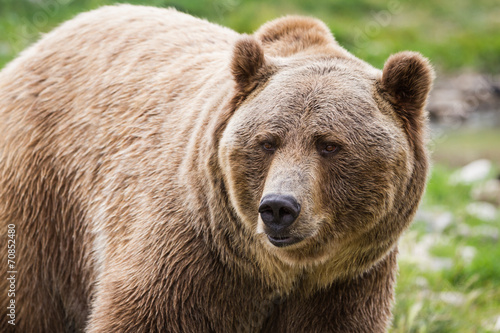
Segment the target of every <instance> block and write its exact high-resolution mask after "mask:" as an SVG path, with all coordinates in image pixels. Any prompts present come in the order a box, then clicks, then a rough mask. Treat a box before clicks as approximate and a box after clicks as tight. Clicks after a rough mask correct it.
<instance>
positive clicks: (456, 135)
mask: <svg viewBox="0 0 500 333" xmlns="http://www.w3.org/2000/svg"><path fill="white" fill-rule="evenodd" d="M430 148H431V150H432V151H433V154H432V155H433V159H434V161H436V162H438V163H445V164H447V165H453V166H460V165H464V164H465V163H468V162H471V161H473V160H476V159H479V158H487V159H490V160H492V161H494V162H496V163H497V165H500V130H499V129H498V128H468V129H464V128H457V129H454V130H451V129H448V130H445V131H442V132H440V133H439V135H437V133H436V135H434V137H433V139H432V140H431V144H430Z"/></svg>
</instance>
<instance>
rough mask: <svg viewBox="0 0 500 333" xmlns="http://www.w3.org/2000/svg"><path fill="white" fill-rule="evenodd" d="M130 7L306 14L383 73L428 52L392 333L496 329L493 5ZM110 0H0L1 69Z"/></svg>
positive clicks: (499, 25) (499, 64) (240, 21)
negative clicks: (418, 174)
mask: <svg viewBox="0 0 500 333" xmlns="http://www.w3.org/2000/svg"><path fill="white" fill-rule="evenodd" d="M126 2H127V3H134V4H143V5H152V6H158V7H175V8H177V9H179V10H181V11H184V12H187V13H190V14H192V15H195V16H199V17H203V18H207V19H208V20H210V21H213V22H217V23H220V24H222V25H225V26H229V27H231V28H233V29H235V30H236V31H239V32H245V33H251V32H253V31H255V30H256V29H257V28H258V27H259V26H260V25H261V24H262V23H264V22H266V21H268V20H271V19H273V18H276V17H279V16H282V15H285V14H305V15H310V16H315V17H318V18H320V19H322V20H323V21H325V23H327V25H328V26H329V27H330V29H331V30H332V32H333V34H334V35H335V37H336V38H337V40H338V41H339V42H340V44H341V45H343V46H344V47H346V48H347V49H348V50H349V51H351V52H352V53H354V54H355V55H356V56H358V57H360V58H361V59H364V60H366V61H368V62H369V63H371V64H373V65H374V66H376V67H378V68H381V67H382V66H383V64H384V61H385V59H387V57H388V56H389V55H390V54H392V53H395V52H398V51H402V50H415V51H419V52H421V53H423V54H424V55H425V56H426V57H428V58H429V59H430V60H431V62H432V64H433V65H434V66H435V68H436V71H437V75H438V80H437V82H436V88H435V89H434V90H433V92H432V94H431V100H430V103H429V110H430V111H431V116H432V120H433V123H432V132H431V138H430V142H429V146H430V149H431V151H432V152H433V160H434V166H433V169H432V173H431V175H430V180H429V184H428V188H427V192H426V195H425V197H424V200H423V203H422V205H421V209H420V210H419V213H418V214H417V217H416V219H415V223H414V224H413V225H412V227H411V229H410V230H409V231H408V232H407V233H406V234H405V235H404V237H403V238H402V240H401V242H400V252H401V256H400V273H399V279H398V286H397V296H396V304H395V308H394V319H393V326H392V328H391V332H398V333H399V332H401V333H402V332H500V244H499V231H500V214H499V205H500V180H499V165H500V127H499V125H500V116H499V113H500V108H499V105H500V103H499V102H498V100H499V98H498V95H500V84H499V81H500V80H499V77H500V76H499V74H500V3H499V1H498V0H476V1H471V0H469V1H467V0H456V1H451V0H442V1H430V0H421V1H411V2H410V1H404V0H401V1H400V0H362V1H353V0H336V1H332V0H315V1H299V0H289V1H284V0H274V1H269V0H267V1H265V0H250V1H243V0H208V1H200V0H184V1H180V0H177V1H169V0H143V1H138V0H130V1H126ZM113 3H116V1H108V0H104V1H98V0H80V1H78V0H0V69H1V68H2V67H3V66H4V65H5V64H6V63H7V62H8V61H9V60H11V59H13V58H14V57H15V56H16V55H17V54H18V53H19V52H20V51H22V50H23V49H24V48H26V47H27V46H29V45H30V44H32V43H33V42H34V41H36V40H37V39H38V38H40V36H41V34H42V33H44V32H48V31H50V30H51V29H53V28H54V27H55V26H57V25H58V24H60V23H61V22H63V21H65V20H67V19H70V18H71V17H73V16H74V15H76V14H77V13H80V12H83V11H87V10H90V9H94V8H97V7H99V6H102V5H105V4H113ZM0 93H1V92H0ZM443 101H444V102H443ZM450 110H451V111H450ZM450 119H451V120H450ZM457 119H458V121H457ZM478 119H479V121H478ZM478 159H481V160H480V161H479V162H476V163H473V164H472V165H471V164H469V165H468V166H467V167H465V169H464V168H463V167H464V166H465V165H467V164H468V163H470V162H473V161H475V160H478ZM471 175H472V176H471Z"/></svg>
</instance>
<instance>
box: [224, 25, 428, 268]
mask: <svg viewBox="0 0 500 333" xmlns="http://www.w3.org/2000/svg"><path fill="white" fill-rule="evenodd" d="M231 71H232V75H233V78H234V81H235V86H236V88H235V96H234V98H233V100H232V108H233V111H232V114H231V116H230V118H228V121H227V123H226V124H225V125H224V126H225V127H224V128H223V129H222V130H221V134H220V139H219V146H218V147H219V148H218V149H219V163H220V165H221V168H222V171H223V172H222V173H223V174H224V182H225V187H226V189H227V192H228V196H229V200H230V202H231V205H232V206H233V207H234V210H235V211H236V214H237V215H238V216H239V219H240V220H241V223H242V224H243V226H244V229H245V230H247V232H248V233H249V234H252V235H254V236H255V238H256V239H257V240H258V243H259V244H258V246H260V247H262V248H263V249H264V250H265V251H268V252H269V253H271V254H272V255H274V256H276V257H277V258H279V260H281V261H283V262H285V263H287V264H290V265H310V264H321V263H323V264H324V263H328V265H329V267H331V269H332V271H336V272H341V273H338V274H340V275H341V274H349V273H359V272H361V271H364V270H366V269H368V268H369V267H371V266H372V265H373V264H374V263H376V262H377V261H378V260H380V259H381V258H382V257H384V255H386V254H387V253H388V252H389V251H390V250H391V249H392V248H393V247H394V245H395V244H396V242H397V239H398V237H399V236H400V234H401V232H402V231H403V230H404V229H405V228H406V227H407V226H408V225H409V223H410V222H411V219H412V217H413V215H414V213H415V211H416V208H417V205H418V203H419V201H420V198H421V195H422V193H423V190H424V185H425V180H426V175H427V163H428V162H427V153H426V149H425V146H424V141H425V127H426V115H425V111H424V108H425V102H426V98H427V95H428V93H429V90H430V87H431V84H432V78H433V72H432V69H431V67H430V65H429V64H428V62H427V60H426V59H424V58H423V57H422V56H421V55H420V54H418V53H413V52H402V53H398V54H395V55H393V56H391V57H390V58H389V59H388V60H387V62H386V64H385V66H384V69H383V71H380V70H377V69H374V68H373V67H371V66H370V65H368V64H366V63H364V62H363V61H361V60H359V59H357V58H355V57H354V56H352V55H351V54H349V53H348V52H347V51H345V50H344V49H343V48H341V47H340V46H339V45H338V44H336V42H335V40H334V38H333V37H332V35H331V34H330V32H329V30H328V29H327V28H326V26H324V24H323V23H321V22H319V21H316V20H313V19H307V18H297V17H288V18H283V19H278V20H276V21H274V22H271V23H268V24H267V25H265V26H264V27H263V28H261V29H260V30H259V31H258V32H257V33H256V34H255V36H244V37H241V38H240V39H239V40H238V41H237V42H236V44H235V46H234V51H233V57H232V62H231Z"/></svg>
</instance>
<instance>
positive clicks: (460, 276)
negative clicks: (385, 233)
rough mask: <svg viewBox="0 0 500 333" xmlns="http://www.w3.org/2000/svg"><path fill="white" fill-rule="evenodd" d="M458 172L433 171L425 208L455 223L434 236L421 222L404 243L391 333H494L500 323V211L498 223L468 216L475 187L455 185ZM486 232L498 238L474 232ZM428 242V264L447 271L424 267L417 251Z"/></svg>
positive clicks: (418, 220) (441, 168) (442, 168)
mask: <svg viewBox="0 0 500 333" xmlns="http://www.w3.org/2000/svg"><path fill="white" fill-rule="evenodd" d="M497 150H498V148H497ZM453 171H454V170H452V169H450V168H448V167H445V166H442V165H437V166H435V167H434V169H433V172H432V175H431V178H430V181H429V184H428V187H427V192H426V194H425V197H424V200H423V203H422V206H421V209H422V210H423V211H426V212H434V213H436V214H438V213H440V212H450V213H451V214H452V216H453V218H452V223H451V224H450V225H449V226H448V227H446V228H445V229H444V230H442V231H431V230H430V228H429V224H430V222H429V220H428V219H424V218H421V217H420V218H419V217H418V216H417V218H416V220H415V222H414V224H413V225H412V227H411V228H410V230H409V231H408V232H407V233H406V234H405V235H404V237H403V238H402V240H401V241H400V247H401V257H400V261H399V264H400V271H399V278H398V284H397V288H396V305H395V308H394V321H393V328H392V330H391V332H392V333H403V332H405V333H407V332H421V333H431V332H432V333H434V332H435V333H438V332H439V333H444V332H478V333H479V332H493V328H494V326H495V323H496V321H497V320H499V319H498V318H500V260H499V259H500V244H499V240H498V232H499V230H500V214H499V212H498V209H497V217H496V219H495V220H493V221H482V220H480V219H478V218H477V217H474V216H471V215H470V214H468V213H467V210H466V206H467V204H469V203H471V202H472V201H473V200H472V198H471V196H470V193H471V190H472V188H473V187H474V186H476V185H474V184H472V185H451V184H450V182H449V178H450V174H452V172H453ZM483 227H487V228H489V229H488V230H496V235H495V233H494V232H491V233H475V232H474V230H479V229H477V228H483ZM464 230H467V231H468V232H464ZM425 238H427V239H431V240H432V242H431V243H430V244H431V245H430V246H429V247H428V251H427V255H428V256H429V257H428V259H429V260H431V261H436V262H438V263H439V262H448V263H449V264H448V265H442V266H441V267H439V265H438V267H437V268H436V267H434V268H431V267H429V266H425V264H422V263H421V261H422V260H421V259H422V256H425V255H422V252H419V251H417V250H416V248H418V247H419V246H421V244H422V243H423V242H424V239H425ZM464 249H468V250H469V252H470V251H473V252H475V255H474V257H473V258H470V259H469V260H467V258H464V254H463V253H464V251H465V250H464ZM424 263H425V261H424Z"/></svg>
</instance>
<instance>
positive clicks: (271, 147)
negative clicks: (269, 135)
mask: <svg viewBox="0 0 500 333" xmlns="http://www.w3.org/2000/svg"><path fill="white" fill-rule="evenodd" d="M262 148H263V149H264V150H265V151H267V152H270V153H273V152H274V151H275V150H276V146H275V145H274V144H272V143H271V142H264V143H262Z"/></svg>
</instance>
